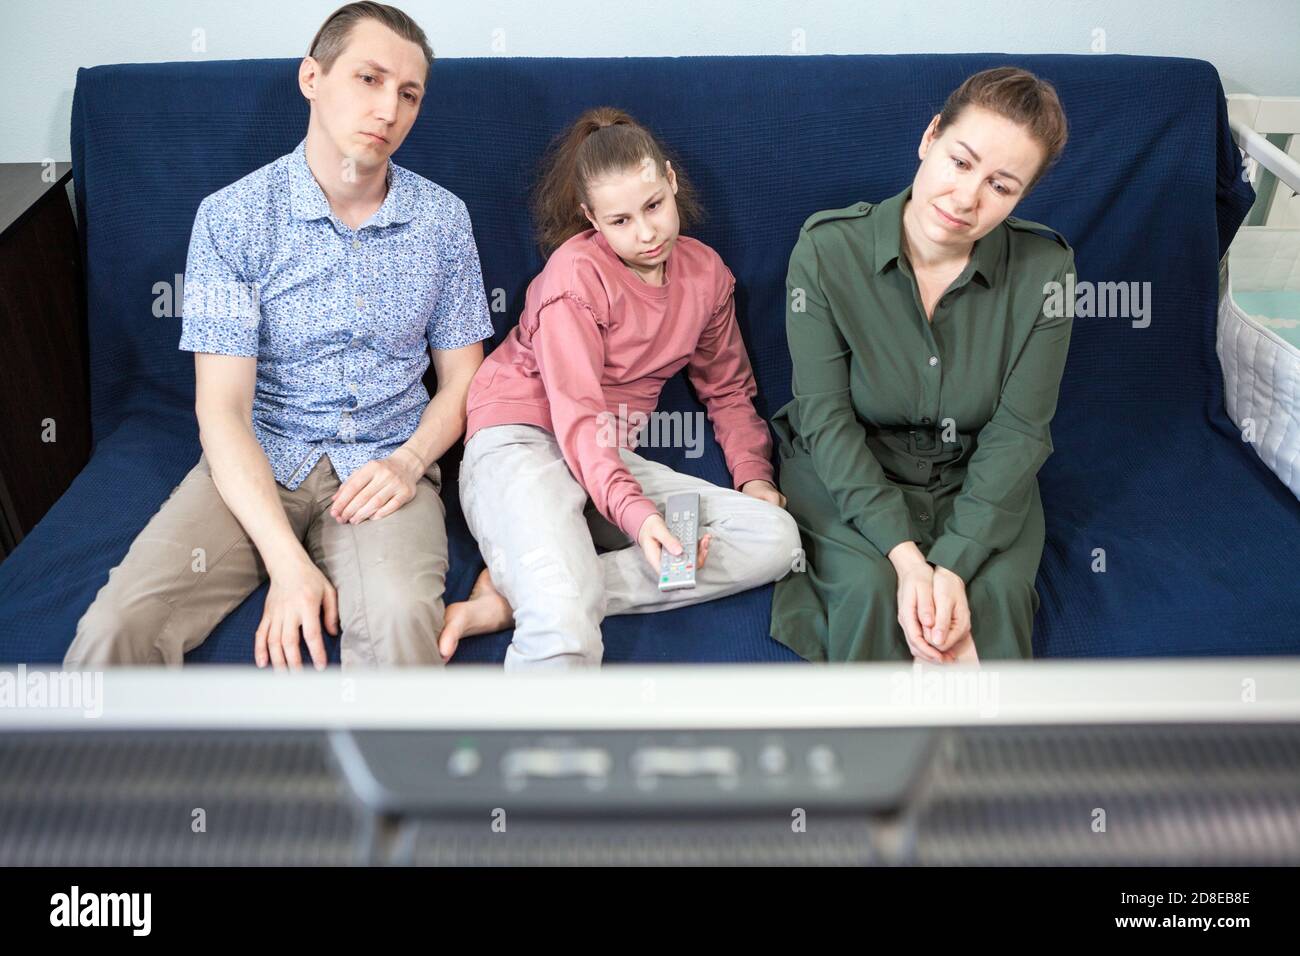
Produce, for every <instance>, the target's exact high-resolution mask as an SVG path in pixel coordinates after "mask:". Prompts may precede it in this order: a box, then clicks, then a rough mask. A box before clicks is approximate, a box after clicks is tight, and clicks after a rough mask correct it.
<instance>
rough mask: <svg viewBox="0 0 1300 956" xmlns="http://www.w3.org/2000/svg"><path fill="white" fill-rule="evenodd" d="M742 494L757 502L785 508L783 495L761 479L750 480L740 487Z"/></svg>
mask: <svg viewBox="0 0 1300 956" xmlns="http://www.w3.org/2000/svg"><path fill="white" fill-rule="evenodd" d="M740 490H741V492H742V493H743V494H747V495H749V496H750V497H751V498H757V499H758V500H759V501H766V502H767V503H768V504H773V505H776V506H777V507H778V508H784V507H785V495H783V494H781V492H779V491H777V489H776V485H774V484H772V483H771V482H770V481H767V480H765V479H763V478H752V479H750V480H749V481H747V482H745V483H744V484H743V485H741V486H740Z"/></svg>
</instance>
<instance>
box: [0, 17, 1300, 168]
mask: <svg viewBox="0 0 1300 956" xmlns="http://www.w3.org/2000/svg"><path fill="white" fill-rule="evenodd" d="M342 2H343V0H282V2H275V0H3V7H2V8H0V89H3V90H4V99H3V103H2V104H0V162H35V161H40V160H44V159H56V160H66V159H68V158H69V157H70V151H69V146H68V129H69V114H70V110H71V104H72V88H73V84H74V82H75V79H76V71H77V67H79V66H93V65H97V64H102V63H141V62H158V61H167V60H198V59H223V60H224V59H239V58H243V57H280V56H301V55H302V54H303V53H305V52H306V46H307V44H308V42H309V41H310V40H311V38H312V36H313V34H314V33H315V31H316V29H317V27H318V26H319V25H320V22H321V21H322V20H323V19H324V18H325V16H326V15H327V14H328V13H330V12H331V11H332V10H334V9H335V8H336V7H337V6H339V5H341V3H342ZM397 5H398V6H400V7H402V8H403V9H404V10H406V11H407V12H408V13H410V14H411V15H412V16H413V17H415V19H416V20H417V21H419V23H420V24H421V26H423V27H424V29H425V32H426V33H428V34H429V37H430V40H431V41H432V43H433V47H434V52H435V53H436V55H437V56H439V57H448V58H450V57H464V56H494V55H506V56H575V57H577V56H680V55H688V54H725V55H740V54H773V53H790V52H796V51H795V49H794V43H795V41H796V39H798V38H802V41H803V44H804V48H803V50H801V51H798V52H807V53H810V54H817V53H919V52H935V53H969V52H999V53H1089V52H1095V50H1094V47H1095V46H1097V44H1098V41H1099V40H1104V52H1107V53H1130V54H1150V55H1163V56H1189V57H1197V58H1199V59H1204V60H1209V61H1210V62H1211V63H1213V64H1215V66H1216V67H1217V68H1218V70H1219V73H1220V75H1221V76H1222V77H1223V82H1224V87H1225V89H1226V90H1227V91H1228V92H1237V91H1240V92H1248V93H1257V94H1264V95H1289V96H1300V3H1298V2H1296V0H1237V2H1232V3H1225V2H1224V0H1136V2H1135V0H804V2H787V0H651V2H647V0H639V2H632V0H582V2H578V0H475V2H470V0H398V3H397ZM195 31H202V32H201V33H200V34H196V33H195ZM1098 31H1101V32H1098ZM196 36H200V37H201V38H202V41H203V46H204V49H202V50H201V51H195V50H194V49H193V47H194V45H195V37H196Z"/></svg>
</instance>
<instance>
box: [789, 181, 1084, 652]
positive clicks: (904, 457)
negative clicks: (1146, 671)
mask: <svg viewBox="0 0 1300 956" xmlns="http://www.w3.org/2000/svg"><path fill="white" fill-rule="evenodd" d="M911 192H912V190H911V187H910V186H909V187H908V188H907V189H905V190H904V191H903V192H901V193H899V194H898V195H897V196H894V197H893V198H892V199H887V200H885V201H884V202H881V203H877V204H872V203H865V202H862V203H855V204H854V205H852V206H848V207H846V208H844V209H832V210H827V211H824V212H819V213H816V214H815V215H813V216H810V217H809V218H808V220H807V221H806V222H805V223H804V225H803V228H802V229H801V230H800V233H799V241H798V243H797V244H796V246H795V248H794V252H793V253H792V254H791V256H790V269H789V274H788V277H787V281H786V293H787V294H786V335H787V338H788V341H789V346H790V354H791V358H792V360H793V364H794V384H793V394H794V398H793V399H792V400H791V401H790V403H789V404H787V405H786V406H785V407H784V408H782V409H781V410H780V411H779V412H777V414H776V417H775V419H774V420H773V425H774V426H775V428H776V432H777V435H778V437H779V439H780V447H779V452H780V468H781V472H780V486H781V491H782V492H783V493H784V494H785V496H786V498H787V499H788V505H787V507H788V509H789V511H790V513H791V514H792V515H793V516H794V518H795V520H796V521H797V522H798V523H799V529H800V532H801V533H802V537H803V547H804V560H803V561H802V562H800V563H799V565H798V566H797V568H796V570H795V572H794V573H791V574H789V575H787V576H786V577H785V578H784V579H782V580H781V581H780V582H778V583H777V585H776V590H775V594H774V596H773V601H772V623H771V630H770V633H771V635H772V637H774V638H776V639H777V640H778V641H780V642H781V643H783V644H785V645H786V646H787V647H789V648H791V649H792V650H794V651H795V652H796V653H798V654H800V655H801V656H802V657H805V658H807V659H808V660H815V661H825V660H832V661H861V660H911V659H912V654H911V651H909V650H908V647H907V642H906V640H905V639H904V636H903V629H902V627H901V626H900V625H899V623H898V605H897V590H898V578H897V575H896V574H895V572H894V567H893V565H892V564H890V562H889V560H888V559H887V558H886V557H885V555H887V554H888V553H889V551H890V550H892V549H893V548H894V547H895V546H896V545H898V544H900V543H901V542H903V541H907V540H912V541H915V542H916V543H917V545H918V546H919V547H920V549H921V552H922V553H923V554H924V555H925V556H926V560H927V561H929V562H930V564H932V565H934V566H936V567H944V568H948V569H949V570H951V571H953V572H954V573H955V574H957V575H958V576H959V577H960V578H961V579H962V581H964V582H965V585H966V594H967V599H968V601H969V604H970V609H971V636H972V637H973V639H974V641H975V648H976V651H977V653H978V654H979V656H980V658H981V659H987V658H1029V657H1031V656H1032V654H1033V645H1032V632H1033V619H1034V613H1035V612H1036V611H1037V610H1038V603H1039V599H1038V594H1037V592H1036V591H1035V590H1034V579H1035V577H1036V576H1037V573H1038V564H1039V561H1040V560H1041V558H1042V553H1043V534H1044V532H1043V507H1042V502H1041V500H1040V498H1039V494H1038V479H1037V474H1038V470H1039V468H1040V467H1041V466H1042V464H1043V462H1044V461H1045V460H1046V459H1047V457H1048V455H1050V454H1051V452H1052V439H1051V433H1050V431H1049V423H1050V422H1051V419H1052V415H1053V414H1054V413H1055V411H1056V400H1057V393H1058V391H1059V389H1060V382H1061V373H1062V371H1063V369H1064V366H1065V356H1066V352H1067V351H1068V349H1069V342H1070V330H1071V326H1072V322H1073V320H1072V309H1071V308H1070V305H1071V303H1068V302H1066V303H1065V305H1064V307H1062V301H1063V298H1064V297H1062V296H1060V295H1057V296H1050V295H1048V290H1049V289H1050V287H1048V286H1047V285H1046V284H1047V283H1049V282H1059V283H1061V286H1058V287H1057V288H1058V289H1060V288H1063V287H1066V286H1065V283H1066V276H1067V273H1072V272H1073V271H1074V252H1073V250H1072V249H1071V248H1070V245H1069V243H1067V242H1066V241H1065V239H1064V238H1063V237H1062V236H1061V235H1060V234H1059V233H1057V232H1055V231H1053V230H1051V229H1048V228H1047V227H1046V226H1042V225H1039V224H1037V223H1032V222H1026V221H1024V220H1018V219H1015V218H1012V217H1008V218H1007V219H1006V220H1005V221H1004V222H1003V223H1001V224H999V225H998V226H997V227H996V228H995V229H993V230H992V231H990V232H989V233H988V234H987V235H985V236H984V237H983V238H981V239H979V240H978V241H977V242H976V243H975V245H974V247H973V248H972V250H971V255H970V260H969V261H968V262H967V264H966V267H965V269H964V270H963V271H962V273H961V275H959V276H958V277H957V279H956V280H954V281H953V283H952V284H951V285H950V286H949V287H948V289H947V290H946V291H945V292H944V293H943V295H942V297H941V298H940V299H939V301H938V303H937V304H936V305H935V309H934V315H933V321H927V320H926V317H925V310H924V308H923V306H922V304H921V296H920V292H919V290H918V288H917V284H916V278H915V275H914V273H913V272H912V269H911V265H910V263H909V262H908V260H907V257H906V256H905V255H903V254H902V252H901V249H900V239H901V235H902V214H903V207H904V205H905V203H906V202H907V200H908V199H909V198H910V197H911Z"/></svg>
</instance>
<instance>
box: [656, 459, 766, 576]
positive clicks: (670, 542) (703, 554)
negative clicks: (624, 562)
mask: <svg viewBox="0 0 1300 956" xmlns="http://www.w3.org/2000/svg"><path fill="white" fill-rule="evenodd" d="M746 484H749V482H746ZM711 537H712V535H707V534H706V535H703V536H702V537H701V538H700V544H699V547H698V548H697V549H696V552H695V570H696V571H698V570H700V568H702V567H704V559H705V558H707V557H708V556H709V539H710V538H711ZM636 543H637V544H638V545H640V547H641V553H642V554H644V555H645V559H646V560H647V561H649V562H650V567H652V568H654V572H655V576H656V577H657V576H658V574H659V556H660V555H661V554H662V553H663V551H662V549H663V548H667V549H668V551H669V553H671V554H681V553H682V543H681V542H680V541H678V540H677V538H676V537H675V536H674V535H673V533H672V532H671V531H669V530H668V523H667V522H666V521H664V518H663V515H658V514H654V515H651V516H650V517H648V518H646V519H645V521H643V522H641V530H640V531H638V532H637V536H636Z"/></svg>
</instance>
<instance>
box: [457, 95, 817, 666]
mask: <svg viewBox="0 0 1300 956" xmlns="http://www.w3.org/2000/svg"><path fill="white" fill-rule="evenodd" d="M536 212H537V220H538V226H539V234H540V240H541V246H542V250H543V253H546V254H549V258H548V261H547V263H546V267H545V268H544V269H543V270H542V273H541V274H540V275H539V276H538V277H537V278H536V279H534V280H533V282H532V283H531V284H530V285H529V287H528V292H527V295H526V297H525V303H524V310H523V314H522V315H521V316H520V319H519V324H518V326H516V327H515V328H514V329H512V330H511V332H510V334H509V335H507V336H506V338H505V341H504V342H502V344H501V345H500V346H499V347H498V348H497V349H495V350H494V351H493V352H492V354H491V355H490V356H489V357H488V359H487V360H486V361H485V362H484V363H483V365H482V366H481V367H480V368H479V371H478V373H477V374H476V375H475V377H474V380H473V382H472V383H471V385H470V390H469V397H468V402H467V411H468V422H467V427H466V440H465V457H464V460H463V462H462V464H461V471H460V495H461V505H462V507H463V509H464V512H465V518H466V521H467V523H468V525H469V528H470V531H471V532H473V534H474V537H475V538H476V539H477V540H478V543H479V548H480V550H481V551H482V554H483V559H484V561H486V562H487V568H486V569H485V570H484V572H483V573H482V574H481V575H480V577H479V580H478V582H477V583H476V585H475V589H474V591H473V593H472V594H471V595H470V599H469V600H468V601H465V602H462V603H459V604H453V605H451V607H449V608H448V609H447V615H446V624H445V626H444V628H443V630H442V633H441V635H440V637H439V651H440V653H441V654H442V656H443V658H444V660H445V659H449V658H450V657H451V656H452V654H453V653H454V652H455V650H456V646H457V643H458V642H459V640H460V639H461V638H462V637H467V636H469V635H472V634H482V633H488V632H492V631H497V630H501V629H503V628H505V627H508V626H509V625H510V623H511V620H512V619H513V621H514V626H515V631H514V639H513V641H512V643H511V644H510V647H509V648H508V649H507V651H506V660H505V666H506V669H507V670H514V669H520V668H526V667H551V668H574V667H594V666H598V665H599V664H600V662H601V658H602V656H603V645H602V643H601V634H600V624H601V621H602V620H603V618H604V617H605V616H606V615H609V614H638V613H647V612H651V611H658V610H661V609H663V608H667V607H681V606H684V605H688V604H696V603H699V602H702V601H708V600H711V599H713V598H717V597H722V596H724V595H728V594H735V593H737V592H739V591H743V590H746V589H748V588H753V587H757V586H759V585H762V584H766V583H767V582H769V581H774V580H777V579H778V578H780V577H781V576H783V575H785V574H786V573H788V572H789V571H790V569H791V567H792V564H793V562H794V560H795V558H796V556H797V554H798V549H799V535H798V529H797V527H796V526H795V523H794V521H793V520H792V519H791V518H790V516H789V515H788V514H787V513H786V512H785V511H783V510H782V508H783V507H784V504H785V499H784V498H783V497H782V496H781V494H780V493H779V492H778V491H777V490H776V487H775V486H774V485H773V482H772V479H773V474H772V466H771V439H770V435H769V432H768V428H767V423H766V422H764V421H763V420H762V419H761V418H760V417H759V416H758V414H757V413H756V412H755V410H754V406H753V401H752V399H753V396H754V394H755V393H756V391H757V387H756V385H755V383H754V377H753V373H752V372H751V370H750V364H749V357H748V356H747V354H746V352H745V346H744V343H743V342H742V340H741V337H740V329H739V327H738V326H737V324H736V318H735V305H734V301H733V297H732V293H733V289H734V286H735V278H734V277H733V276H732V274H731V272H730V271H729V270H728V269H727V267H726V266H725V265H724V264H723V262H722V260H721V259H720V258H719V256H718V254H717V253H716V252H714V251H713V250H712V249H711V248H709V247H708V246H706V245H705V244H704V243H702V242H699V241H698V240H695V239H692V238H690V237H689V236H684V235H682V234H681V229H682V227H683V225H686V226H689V225H690V224H691V223H693V222H694V221H695V220H696V219H697V218H698V215H699V209H698V207H697V206H696V203H695V200H694V196H693V192H692V190H691V187H690V184H689V183H688V182H687V180H686V177H685V176H683V175H682V174H681V172H680V171H679V170H675V169H674V168H673V166H672V163H671V162H669V161H668V159H667V158H666V157H665V155H664V150H663V148H662V147H661V146H660V144H659V143H658V142H657V141H656V139H655V137H654V136H653V135H652V134H651V133H650V132H649V131H647V130H646V129H645V128H644V127H643V126H641V125H640V124H638V123H637V122H636V121H635V120H634V119H632V117H630V116H629V115H628V114H626V113H624V112H622V111H620V110H617V109H613V108H610V107H602V108H599V109H594V110H591V111H589V112H587V113H586V114H584V115H583V116H582V117H581V118H580V119H579V120H578V121H577V123H575V124H574V126H573V127H572V129H570V131H569V132H568V134H567V135H565V136H564V137H563V138H562V139H561V140H560V141H559V143H558V145H557V147H556V148H555V149H554V150H553V151H552V153H551V155H550V156H549V157H548V160H547V163H546V165H545V169H544V172H543V176H542V180H541V183H540V186H539V190H538V195H537V202H536ZM682 368H685V369H686V370H687V376H688V377H689V379H690V381H691V383H692V384H693V385H694V387H695V390H696V393H697V394H698V395H699V397H700V399H701V401H702V402H703V403H704V404H705V406H706V408H707V410H708V415H709V419H710V420H711V421H712V423H713V427H714V429H715V432H716V434H717V438H718V442H719V443H720V444H721V446H722V452H723V455H724V457H725V458H726V461H727V466H728V468H729V469H730V471H731V475H732V479H733V483H734V485H735V488H736V489H738V490H731V489H724V488H719V487H717V486H715V485H712V484H710V483H709V482H707V481H703V480H701V479H699V478H693V477H691V476H689V475H683V474H679V473H677V472H675V471H673V470H672V469H670V468H668V467H666V466H664V465H661V464H657V463H655V462H652V461H648V460H646V459H645V458H642V457H641V456H640V455H638V454H636V453H635V452H634V451H632V450H631V448H630V447H620V445H619V441H618V437H619V436H624V435H627V434H628V433H629V432H632V433H633V434H631V435H630V440H629V441H628V444H629V445H634V444H635V438H636V437H637V436H636V434H635V429H634V428H633V427H631V426H632V422H630V421H629V419H640V420H641V421H644V418H642V416H644V415H646V413H652V412H653V411H654V409H655V406H656V405H657V403H658V400H659V393H660V390H661V389H662V387H663V384H664V382H665V381H667V380H668V378H669V377H670V376H672V375H673V374H674V373H676V372H677V371H679V370H680V369H682ZM678 492H698V493H699V496H700V543H699V551H698V554H697V556H696V558H695V564H696V569H695V570H696V572H697V574H696V581H697V583H696V586H695V587H694V588H692V589H683V590H671V591H660V590H659V567H660V563H659V562H660V549H661V548H665V547H666V548H668V549H669V551H670V552H671V553H672V554H674V555H680V554H681V544H680V543H679V542H678V541H677V539H676V538H675V537H674V536H673V535H672V534H671V533H670V532H669V530H668V526H667V524H666V523H665V521H664V517H663V515H662V514H661V513H660V510H659V508H660V506H661V505H662V504H663V503H664V502H665V500H666V499H667V498H668V496H670V495H672V494H674V493H678ZM589 499H590V504H589ZM633 542H635V544H636V547H631V544H632V543H633ZM597 544H601V545H603V546H606V547H612V548H613V549H614V550H611V551H608V552H606V553H604V554H599V555H598V554H597V552H596V545H597ZM706 558H707V559H708V560H707V565H706V563H705V562H706Z"/></svg>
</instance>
